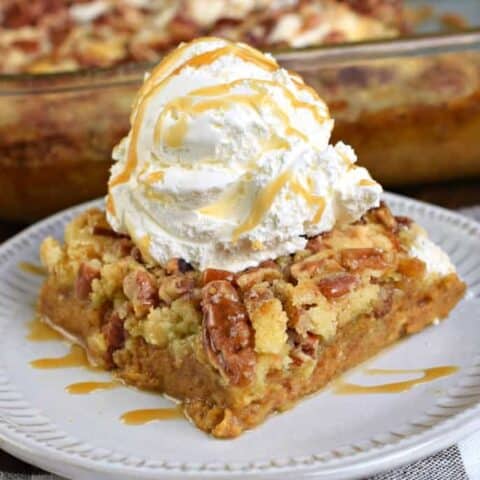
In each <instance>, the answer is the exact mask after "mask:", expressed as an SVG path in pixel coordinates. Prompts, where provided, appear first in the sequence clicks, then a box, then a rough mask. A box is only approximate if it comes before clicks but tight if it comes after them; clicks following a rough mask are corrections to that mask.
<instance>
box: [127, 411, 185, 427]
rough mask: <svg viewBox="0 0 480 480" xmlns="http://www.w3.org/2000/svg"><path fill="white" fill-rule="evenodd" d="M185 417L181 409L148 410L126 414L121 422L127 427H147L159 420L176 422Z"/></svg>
mask: <svg viewBox="0 0 480 480" xmlns="http://www.w3.org/2000/svg"><path fill="white" fill-rule="evenodd" d="M183 417H184V415H183V412H182V409H181V408H180V407H173V408H172V407H171V408H147V409H142V410H131V411H130V412H126V413H124V414H123V415H122V416H121V417H120V420H121V421H122V422H123V423H125V424H126V425H145V424H146V423H150V422H154V421H157V420H175V419H178V418H183Z"/></svg>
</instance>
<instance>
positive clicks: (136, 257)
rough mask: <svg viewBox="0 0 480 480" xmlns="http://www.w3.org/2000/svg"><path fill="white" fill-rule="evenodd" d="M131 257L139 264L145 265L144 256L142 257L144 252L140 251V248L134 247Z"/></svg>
mask: <svg viewBox="0 0 480 480" xmlns="http://www.w3.org/2000/svg"><path fill="white" fill-rule="evenodd" d="M130 255H131V256H132V258H133V259H134V260H135V261H136V262H138V263H144V262H143V256H142V252H141V251H140V249H139V248H138V247H133V248H132V249H131V250H130Z"/></svg>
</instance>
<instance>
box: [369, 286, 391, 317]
mask: <svg viewBox="0 0 480 480" xmlns="http://www.w3.org/2000/svg"><path fill="white" fill-rule="evenodd" d="M392 307H393V287H392V286H383V287H381V288H380V295H379V299H378V303H377V305H376V306H375V309H374V311H373V314H374V315H375V317H376V318H381V317H384V316H385V315H387V314H388V313H390V310H392Z"/></svg>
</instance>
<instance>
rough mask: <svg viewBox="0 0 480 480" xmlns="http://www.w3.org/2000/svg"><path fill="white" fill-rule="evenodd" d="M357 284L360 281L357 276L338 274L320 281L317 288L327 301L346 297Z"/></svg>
mask: <svg viewBox="0 0 480 480" xmlns="http://www.w3.org/2000/svg"><path fill="white" fill-rule="evenodd" d="M357 283H358V279H357V277H356V276H355V275H351V274H349V273H336V274H333V275H330V276H328V277H325V278H322V279H321V280H319V281H318V282H317V286H318V288H319V289H320V291H321V292H322V294H323V295H324V296H325V297H326V298H327V299H331V298H337V297H341V296H342V295H346V294H347V293H349V292H350V290H352V289H353V288H354V287H355V286H356V285H357Z"/></svg>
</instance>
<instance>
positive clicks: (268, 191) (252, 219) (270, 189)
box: [232, 171, 291, 241]
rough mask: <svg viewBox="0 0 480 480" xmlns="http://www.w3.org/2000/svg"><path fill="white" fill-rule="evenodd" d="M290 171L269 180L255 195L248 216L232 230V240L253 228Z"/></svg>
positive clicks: (286, 179)
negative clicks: (252, 206)
mask: <svg viewBox="0 0 480 480" xmlns="http://www.w3.org/2000/svg"><path fill="white" fill-rule="evenodd" d="M290 175H291V173H290V172H288V171H287V172H284V173H282V174H281V175H279V176H278V177H277V178H276V179H275V180H273V181H271V182H270V183H269V184H268V185H267V186H266V187H265V188H263V189H262V190H261V191H260V193H259V194H258V195H257V198H256V200H255V205H254V208H253V209H252V211H251V212H250V214H249V215H248V217H247V218H246V219H245V221H243V222H242V223H241V224H240V225H239V226H238V227H237V228H235V230H234V231H233V235H232V240H233V241H236V240H238V238H239V237H240V235H242V234H243V233H245V232H248V231H250V230H252V229H253V228H255V227H256V226H257V225H258V224H259V223H260V221H261V220H262V218H263V217H264V215H265V213H266V212H267V211H268V210H269V209H270V207H271V206H272V203H273V201H274V200H275V197H276V196H277V194H278V192H279V191H280V190H281V189H282V187H283V186H284V185H285V184H286V183H287V182H288V181H289V180H290Z"/></svg>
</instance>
